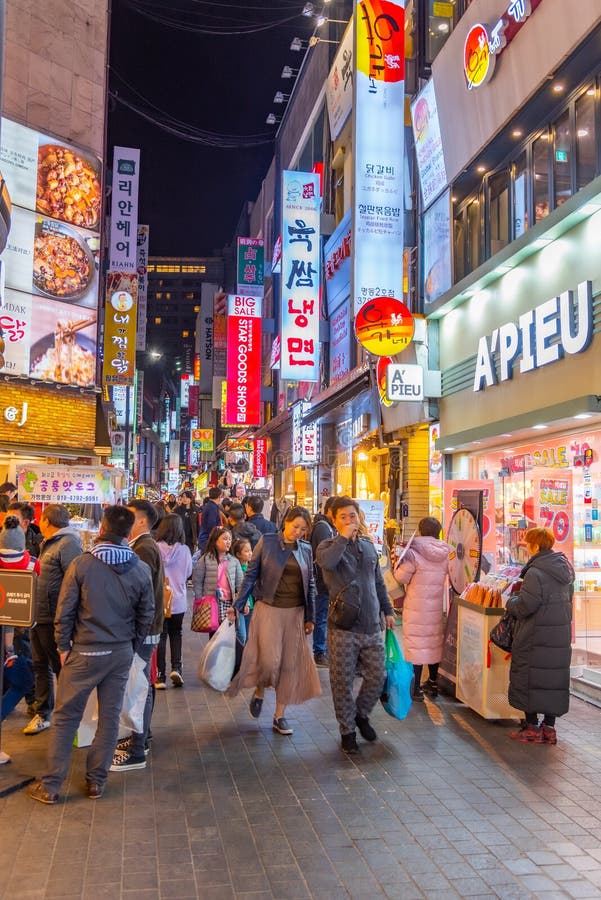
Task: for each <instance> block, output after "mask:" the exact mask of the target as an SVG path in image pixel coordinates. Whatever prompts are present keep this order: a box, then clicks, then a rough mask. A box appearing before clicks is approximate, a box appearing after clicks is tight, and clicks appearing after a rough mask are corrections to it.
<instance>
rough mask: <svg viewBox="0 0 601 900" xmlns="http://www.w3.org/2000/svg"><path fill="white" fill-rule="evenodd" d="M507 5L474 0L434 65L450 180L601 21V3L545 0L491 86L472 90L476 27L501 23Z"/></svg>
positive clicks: (508, 52) (512, 45) (508, 51)
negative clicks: (469, 47) (469, 38)
mask: <svg viewBox="0 0 601 900" xmlns="http://www.w3.org/2000/svg"><path fill="white" fill-rule="evenodd" d="M507 5H508V4H507V0H474V2H473V3H471V4H470V6H469V8H468V10H467V12H466V13H465V15H464V16H463V18H462V19H461V21H460V22H459V24H458V26H457V28H456V29H455V30H454V31H453V33H452V34H451V36H450V37H449V39H448V41H447V42H446V44H445V46H444V47H443V49H442V50H441V52H440V53H439V54H438V56H437V57H436V59H435V60H434V63H433V65H432V74H433V77H434V81H435V87H436V100H437V107H438V117H439V120H440V130H441V135H442V140H443V144H444V148H445V163H446V169H447V178H448V180H449V181H452V180H453V179H454V178H455V177H456V176H457V175H458V174H459V173H460V172H461V171H462V169H464V168H465V166H467V165H468V164H469V163H470V162H471V160H473V159H474V158H475V157H476V156H477V154H478V153H479V151H480V150H481V149H482V148H483V147H485V146H486V145H487V144H488V143H489V142H490V141H491V139H492V138H493V137H494V136H495V135H496V134H497V133H498V132H499V131H500V130H501V128H502V127H503V125H504V124H505V123H506V122H508V121H509V120H510V119H511V117H512V116H513V115H514V113H515V110H517V109H520V108H521V107H522V106H523V105H524V104H525V103H526V101H527V100H528V99H529V98H530V97H531V96H532V95H533V94H534V93H535V92H536V91H537V90H538V89H539V88H540V87H541V86H542V85H543V84H544V83H545V81H546V80H547V79H548V78H550V77H552V75H553V73H554V72H555V71H556V69H557V68H558V67H559V65H560V64H561V63H562V62H563V60H564V59H565V58H566V57H567V56H569V54H570V53H572V52H573V51H574V50H575V49H576V48H577V47H578V45H579V44H580V43H581V41H582V40H583V39H584V38H585V37H587V35H588V34H589V33H590V32H591V31H592V30H593V28H595V27H596V26H597V25H598V24H599V23H600V22H601V2H600V0H543V2H542V3H540V5H539V6H538V7H537V8H536V9H535V10H534V12H533V13H532V15H531V16H530V18H529V19H527V20H526V22H525V23H524V25H523V27H522V28H521V29H520V31H519V32H518V33H517V35H516V37H515V38H514V39H513V41H512V42H511V43H510V44H509V45H508V46H507V47H506V48H505V50H504V51H503V53H502V54H501V55H500V56H499V58H498V59H497V63H496V69H495V72H494V75H493V77H492V79H491V80H490V82H489V83H488V84H485V85H483V86H481V87H479V88H475V89H473V90H468V87H467V83H466V79H465V76H464V73H463V49H464V44H465V39H466V35H467V33H468V31H469V29H470V28H471V27H472V25H474V24H476V23H478V22H480V23H485V24H487V25H491V24H494V23H495V22H496V21H498V19H499V17H500V15H501V13H503V12H504V11H505V10H506V9H507Z"/></svg>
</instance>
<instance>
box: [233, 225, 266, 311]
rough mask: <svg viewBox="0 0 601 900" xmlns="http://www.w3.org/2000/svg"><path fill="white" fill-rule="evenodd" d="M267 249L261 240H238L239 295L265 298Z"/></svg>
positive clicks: (243, 238)
mask: <svg viewBox="0 0 601 900" xmlns="http://www.w3.org/2000/svg"><path fill="white" fill-rule="evenodd" d="M264 269H265V247H264V244H263V240H262V239H261V238H245V237H239V238H238V266H237V270H238V277H237V282H238V293H239V294H242V295H245V296H247V297H251V296H252V297H262V296H263V291H264V288H263V276H264Z"/></svg>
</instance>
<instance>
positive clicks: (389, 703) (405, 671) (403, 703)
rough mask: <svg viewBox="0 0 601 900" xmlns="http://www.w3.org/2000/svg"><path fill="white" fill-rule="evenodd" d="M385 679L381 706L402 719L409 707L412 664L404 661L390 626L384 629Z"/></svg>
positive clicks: (390, 714) (411, 689) (391, 714)
mask: <svg viewBox="0 0 601 900" xmlns="http://www.w3.org/2000/svg"><path fill="white" fill-rule="evenodd" d="M385 651H386V681H385V682H384V687H383V688H382V696H381V698H380V699H381V700H382V706H383V707H384V709H385V710H386V712H387V713H388V715H389V716H393V717H394V718H395V719H404V718H406V716H407V713H408V712H409V710H410V708H411V697H412V693H413V675H414V673H413V666H412V665H411V663H408V662H405V660H404V658H403V651H402V650H401V648H400V647H399V642H398V641H397V639H396V635H395V633H394V631H393V630H392V628H387V629H386V640H385Z"/></svg>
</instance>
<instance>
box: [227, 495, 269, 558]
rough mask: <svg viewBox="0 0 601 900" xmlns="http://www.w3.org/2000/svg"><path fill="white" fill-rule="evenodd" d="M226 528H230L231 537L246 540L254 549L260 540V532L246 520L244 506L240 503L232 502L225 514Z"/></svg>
mask: <svg viewBox="0 0 601 900" xmlns="http://www.w3.org/2000/svg"><path fill="white" fill-rule="evenodd" d="M227 524H228V528H230V529H231V532H232V538H233V539H234V540H235V541H237V540H243V541H248V542H249V543H250V546H251V549H252V550H254V549H255V547H256V546H257V544H258V543H259V541H260V540H261V532H260V531H259V530H258V529H257V528H255V526H254V525H253V524H252V523H251V522H247V521H246V515H245V513H244V507H243V506H242V504H241V503H232V505H231V506H230V508H229V510H228V514H227Z"/></svg>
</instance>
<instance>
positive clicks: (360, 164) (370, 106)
mask: <svg viewBox="0 0 601 900" xmlns="http://www.w3.org/2000/svg"><path fill="white" fill-rule="evenodd" d="M354 21H355V52H354V54H353V64H354V69H355V71H354V76H355V77H354V79H353V82H354V84H353V89H354V103H355V105H354V121H353V142H354V154H353V166H354V172H353V176H354V185H355V194H354V203H353V216H352V230H353V233H352V247H353V274H352V304H353V314H354V315H356V314H357V313H358V312H359V310H360V309H361V307H362V306H363V305H364V304H366V303H368V302H369V301H371V300H373V299H374V298H375V297H381V296H385V297H396V298H398V299H401V298H402V297H403V266H402V265H401V264H399V260H402V257H403V215H404V184H403V181H404V179H403V173H404V143H405V137H404V121H405V82H404V77H405V75H404V72H405V8H404V2H398V0H395V2H392V0H363V2H357V3H356V5H355V19H354Z"/></svg>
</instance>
